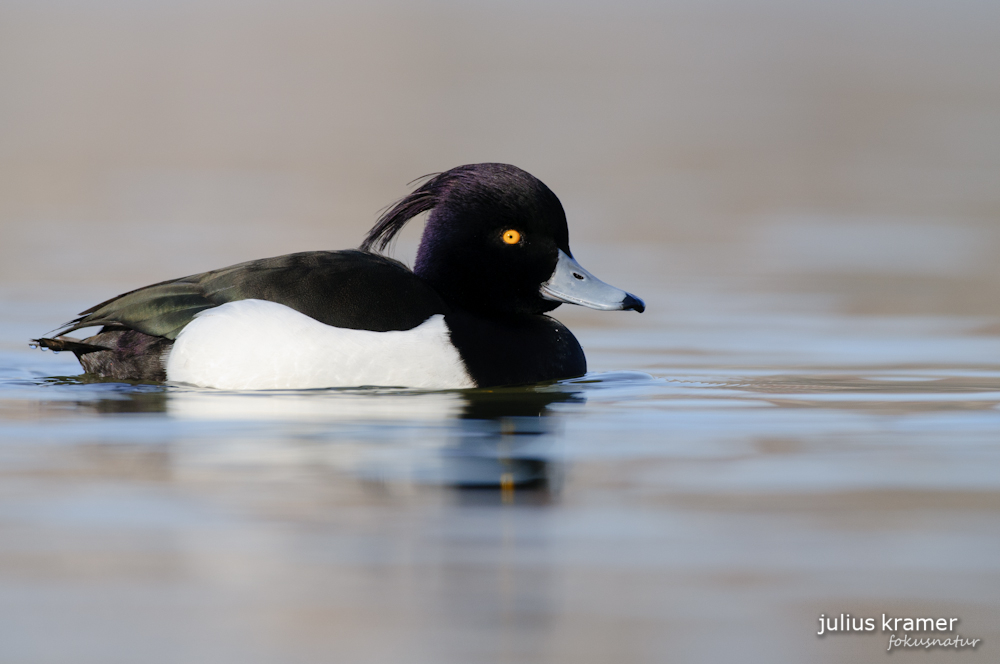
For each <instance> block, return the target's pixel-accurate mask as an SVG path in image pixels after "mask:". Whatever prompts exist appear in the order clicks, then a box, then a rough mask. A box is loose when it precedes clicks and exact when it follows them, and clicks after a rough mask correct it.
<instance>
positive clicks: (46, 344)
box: [31, 336, 111, 357]
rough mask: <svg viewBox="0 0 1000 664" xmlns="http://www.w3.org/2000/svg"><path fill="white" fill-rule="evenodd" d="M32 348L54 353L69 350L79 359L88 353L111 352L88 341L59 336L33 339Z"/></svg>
mask: <svg viewBox="0 0 1000 664" xmlns="http://www.w3.org/2000/svg"><path fill="white" fill-rule="evenodd" d="M31 346H32V347H37V348H48V349H49V350H54V351H61V350H68V351H72V352H73V354H74V355H76V356H77V357H83V356H84V355H86V354H87V353H95V352H97V351H102V350H111V349H110V348H108V347H107V346H98V345H97V344H92V343H87V342H86V341H82V340H80V339H74V338H73V337H64V336H58V337H55V338H53V339H49V338H46V337H42V338H41V339H32V340H31Z"/></svg>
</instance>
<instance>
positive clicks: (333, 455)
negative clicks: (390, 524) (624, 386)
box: [78, 384, 584, 503]
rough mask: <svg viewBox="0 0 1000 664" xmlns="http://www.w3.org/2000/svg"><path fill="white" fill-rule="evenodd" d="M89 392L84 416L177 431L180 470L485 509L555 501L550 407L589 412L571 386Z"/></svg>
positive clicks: (555, 425) (554, 420) (555, 424)
mask: <svg viewBox="0 0 1000 664" xmlns="http://www.w3.org/2000/svg"><path fill="white" fill-rule="evenodd" d="M81 387H82V386H81ZM89 387H90V388H94V393H93V394H92V395H90V396H92V397H94V398H91V399H85V400H80V401H78V405H79V406H80V407H81V408H83V409H87V410H91V411H97V412H99V413H101V414H110V415H115V414H135V413H148V414H156V413H161V414H164V415H165V416H166V418H165V421H169V422H171V423H172V424H173V425H175V426H177V425H180V429H181V438H182V439H183V443H182V444H181V445H178V446H176V449H177V453H178V455H179V457H181V458H177V459H176V460H177V461H178V462H179V463H181V464H188V465H190V464H196V465H198V466H199V467H200V468H202V469H204V467H205V465H206V464H207V465H210V466H214V467H217V468H218V467H219V466H240V467H245V466H246V465H248V464H250V465H258V466H259V467H266V466H267V465H269V464H276V465H283V466H285V467H287V465H288V464H296V465H301V464H304V465H316V464H321V465H323V466H325V467H332V468H334V469H336V470H337V471H340V472H347V473H349V474H350V475H352V476H354V477H355V478H357V479H360V480H364V481H366V482H371V481H374V482H377V483H384V484H393V483H399V482H406V483H412V484H418V485H439V486H450V487H454V488H456V489H459V490H460V491H459V493H458V494H457V495H458V496H459V499H460V500H462V501H464V502H468V501H471V502H477V503H478V502H497V501H501V502H523V501H528V502H537V501H539V500H545V499H547V496H549V495H550V494H551V493H552V491H553V490H554V489H555V488H557V486H558V478H559V476H560V475H561V471H560V468H559V465H558V463H557V461H556V460H555V459H556V457H557V456H558V455H557V450H556V446H557V444H558V440H559V436H558V435H557V434H558V429H559V426H560V418H558V417H552V415H553V414H554V413H555V410H554V409H553V408H552V406H553V405H554V404H560V403H562V404H573V403H583V402H584V397H583V395H582V392H581V390H580V389H579V388H575V387H573V386H572V385H567V384H555V385H548V386H541V387H537V386H536V387H522V388H504V389H493V390H464V391H449V392H417V391H404V390H381V389H358V390H308V391H287V392H286V391H276V392H224V391H219V390H201V389H185V388H175V387H166V388H164V387H158V388H157V387H153V386H125V385H121V384H117V385H111V384H104V385H99V386H98V385H91V386H89Z"/></svg>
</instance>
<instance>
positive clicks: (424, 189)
mask: <svg viewBox="0 0 1000 664" xmlns="http://www.w3.org/2000/svg"><path fill="white" fill-rule="evenodd" d="M448 175H449V173H433V174H431V175H425V176H423V177H419V178H417V180H423V179H424V178H431V179H430V180H428V181H427V182H425V183H424V184H422V185H421V186H420V187H418V188H417V189H415V190H414V191H413V193H412V194H410V195H409V196H406V197H404V198H401V199H400V200H399V201H397V202H396V203H395V204H394V205H393V206H392V207H390V208H389V209H388V210H386V211H385V212H384V213H383V214H382V216H381V217H379V218H378V221H377V222H376V223H375V225H374V226H373V227H372V229H371V230H370V231H368V235H367V236H366V237H365V241H364V242H362V243H361V247H360V248H361V250H362V251H379V252H380V251H384V250H385V248H386V247H388V246H389V243H390V242H392V240H393V238H395V237H396V234H397V233H399V231H401V230H403V226H405V225H406V222H408V221H409V220H410V219H413V218H414V217H415V216H417V215H418V214H420V213H421V212H427V211H428V210H430V209H433V208H434V207H436V206H437V205H438V203H440V202H441V199H442V198H443V197H444V194H445V193H446V191H447V181H448V179H449V178H448ZM415 181H416V180H415Z"/></svg>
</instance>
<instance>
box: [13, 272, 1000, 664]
mask: <svg viewBox="0 0 1000 664" xmlns="http://www.w3.org/2000/svg"><path fill="white" fill-rule="evenodd" d="M626 253H627V252H626ZM625 276H626V281H628V280H629V279H635V280H636V281H642V278H641V274H638V273H637V271H635V270H633V272H632V273H631V275H629V274H626V275H625ZM654 276H655V275H654ZM654 276H650V275H647V277H648V279H647V281H646V286H647V290H644V291H641V292H642V294H643V295H644V296H647V297H648V301H649V302H650V307H649V312H648V313H647V314H644V315H643V316H638V315H634V314H625V313H622V314H603V313H597V312H586V311H581V310H576V311H573V310H569V311H566V308H565V307H564V308H562V309H560V310H559V312H558V313H560V314H562V313H565V314H566V315H563V316H562V318H564V319H566V320H570V321H572V322H571V327H572V328H573V329H574V330H575V331H576V332H577V334H578V336H579V338H580V340H581V342H582V343H583V345H584V347H585V348H586V350H587V353H588V358H589V361H590V365H591V367H592V369H593V370H592V372H591V373H589V374H588V375H587V376H586V377H584V378H581V379H576V380H568V381H561V382H558V383H554V384H549V385H541V386H536V387H528V388H509V389H499V390H490V391H476V390H473V391H464V392H462V391H459V392H454V391H450V392H449V391H445V392H411V391H403V390H312V391H302V392H294V391H293V392H270V393H267V392H265V393H239V392H225V391H217V390H201V389H195V388H189V387H183V386H159V385H126V384H120V383H111V382H89V381H86V380H81V379H80V378H77V377H74V374H76V373H78V372H79V369H78V368H77V367H76V365H75V361H74V360H73V358H72V356H68V355H67V354H60V355H54V354H52V353H48V352H42V351H32V350H30V349H27V348H26V347H23V346H20V345H18V344H13V343H7V344H6V345H5V350H4V352H3V355H2V356H0V438H2V440H3V441H4V442H3V444H2V447H0V454H2V459H0V469H2V472H3V476H4V477H3V482H2V483H0V485H2V487H0V584H2V586H0V587H2V588H3V592H2V593H0V616H2V620H0V624H2V625H3V628H2V632H3V639H2V642H3V644H4V645H3V650H4V653H5V657H6V658H7V659H10V660H12V661H65V660H67V659H69V660H72V661H78V662H87V661H94V662H108V661H129V660H130V659H132V657H133V656H134V655H135V653H142V658H143V660H144V661H152V662H159V661H163V662H175V661H239V662H255V661H260V662H264V661H275V660H279V659H280V660H281V661H316V660H319V659H328V658H330V657H333V658H334V659H338V660H341V661H347V660H349V661H408V662H423V661H426V662H442V661H570V660H577V661H594V662H598V661H662V660H663V659H664V657H676V658H678V659H681V660H685V659H696V660H701V661H707V660H718V659H721V658H734V659H735V658H743V657H745V656H747V655H748V653H750V656H751V658H753V657H757V656H761V655H759V653H770V654H769V655H768V658H769V659H770V661H789V662H792V661H803V660H809V661H831V662H832V661H844V660H845V659H850V658H854V659H858V660H865V661H867V660H870V659H873V658H875V657H877V656H879V655H878V653H880V652H882V651H884V649H885V648H886V647H887V640H888V634H883V633H881V632H880V631H878V632H875V633H867V634H841V635H837V634H834V635H829V636H826V637H823V638H819V637H817V636H816V632H817V631H818V618H819V616H820V615H821V614H826V615H834V616H836V615H839V614H840V613H850V614H851V615H853V616H867V617H877V618H879V619H880V616H881V614H883V613H885V614H888V615H890V616H904V617H906V616H908V617H927V616H933V617H957V618H959V619H960V622H959V628H958V630H957V631H958V632H959V633H960V634H962V635H967V636H969V637H975V638H980V639H983V640H984V641H985V643H984V644H982V645H980V646H977V650H976V651H975V652H976V653H977V654H975V655H970V653H968V652H960V653H954V652H952V651H946V650H941V649H938V650H936V651H933V654H932V657H934V658H935V659H936V660H937V659H940V660H942V661H944V660H949V661H950V658H951V657H956V658H957V657H969V656H975V657H977V658H982V657H986V656H987V653H988V652H990V651H992V649H993V648H995V647H996V646H995V645H994V644H995V643H997V642H998V641H997V639H998V637H1000V633H998V629H997V627H996V625H997V624H998V622H997V618H998V617H1000V602H998V601H997V597H998V592H997V591H998V589H1000V585H998V582H1000V566H998V564H997V560H1000V528H998V526H1000V470H998V469H1000V446H998V445H997V441H998V440H1000V363H997V362H989V361H984V358H993V359H995V358H998V357H1000V336H998V335H997V334H996V332H995V331H994V328H992V327H990V325H992V324H993V323H991V319H988V318H982V317H973V316H954V315H951V316H940V315H938V316H934V315H924V316H919V317H918V316H891V317H890V316H850V315H843V314H838V313H837V312H836V311H835V310H831V309H829V308H826V307H816V306H813V308H812V311H805V312H803V311H799V312H798V313H795V312H794V311H793V310H794V309H796V308H797V307H796V302H797V300H796V299H795V298H791V299H789V298H788V295H787V294H786V295H784V296H779V294H775V293H770V294H769V293H767V292H762V291H761V290H759V289H758V288H757V287H756V286H755V289H754V291H753V292H745V291H744V292H739V288H738V287H736V286H733V288H732V289H730V290H728V291H727V289H725V288H715V287H702V288H701V289H700V290H698V289H695V290H694V291H693V292H692V291H691V290H690V289H689V288H684V289H678V288H671V287H668V286H666V285H661V287H660V289H659V290H657V291H650V290H648V288H649V287H650V286H651V285H652V284H653V283H655V282H656V279H655V278H654ZM619 281H620V280H619ZM637 290H639V289H637ZM814 296H815V298H809V299H810V300H814V299H817V298H818V300H819V301H823V297H822V293H815V294H814ZM747 298H750V299H751V300H752V301H751V302H748V301H747ZM826 301H829V299H827V300H826ZM768 302H770V304H768ZM779 303H784V305H786V306H784V307H782V306H778V304H779ZM789 305H790V306H789ZM9 306H10V308H9V309H8V311H11V310H13V311H14V312H15V316H14V317H13V320H11V319H8V321H7V322H5V324H4V328H3V330H0V332H2V334H3V337H4V339H7V340H11V339H17V338H20V339H21V340H24V339H26V338H28V337H29V336H30V335H31V334H35V333H38V332H39V331H44V330H45V328H46V327H47V326H49V325H50V324H51V322H53V321H60V320H62V318H65V317H66V316H65V314H64V313H63V312H62V311H60V312H58V313H57V312H56V309H57V308H58V307H65V306H67V305H66V303H63V302H49V303H45V302H44V301H42V302H34V303H32V304H30V305H28V304H24V303H21V304H17V303H9ZM71 308H72V307H71ZM78 308H80V307H76V308H72V310H73V311H75V310H77V309H78ZM58 376H66V377H62V378H60V377H58ZM54 630H58V632H59V635H60V636H59V638H58V639H51V638H49V637H48V636H47V635H48V634H50V633H52V632H53V631H54ZM760 661H763V660H760ZM984 661H985V660H984Z"/></svg>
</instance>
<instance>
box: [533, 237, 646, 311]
mask: <svg viewBox="0 0 1000 664" xmlns="http://www.w3.org/2000/svg"><path fill="white" fill-rule="evenodd" d="M539 292H540V293H541V295H542V297H543V298H544V299H546V300H551V301H552V302H566V303H568V304H579V305H580V306H581V307H590V308H591V309H600V310H602V311H618V310H625V311H627V310H629V309H634V310H635V311H638V312H639V313H642V312H643V311H645V310H646V304H645V303H644V302H643V301H642V300H640V299H639V298H637V297H636V296H635V295H632V294H631V293H626V292H625V291H623V290H622V289H620V288H615V287H614V286H612V285H611V284H606V283H604V282H603V281H601V280H600V279H598V278H597V277H595V276H594V275H592V274H591V273H590V272H587V271H586V270H584V269H583V268H582V267H580V264H579V263H577V262H576V261H575V260H574V259H572V258H570V257H569V255H568V254H566V252H564V251H563V250H562V249H560V250H559V261H558V262H557V263H556V269H555V271H554V272H553V273H552V277H551V278H550V279H549V280H548V281H546V282H545V283H544V284H542V287H541V289H540V290H539Z"/></svg>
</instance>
